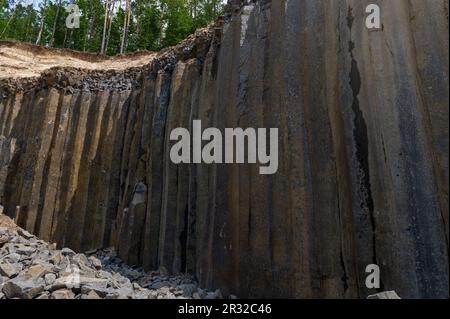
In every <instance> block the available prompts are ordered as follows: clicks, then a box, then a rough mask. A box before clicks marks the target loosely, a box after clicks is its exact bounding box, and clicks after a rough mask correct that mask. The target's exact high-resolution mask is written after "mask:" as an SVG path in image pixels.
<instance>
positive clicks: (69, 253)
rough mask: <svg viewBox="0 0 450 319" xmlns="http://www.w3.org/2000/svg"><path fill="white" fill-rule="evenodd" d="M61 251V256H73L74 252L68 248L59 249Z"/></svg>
mask: <svg viewBox="0 0 450 319" xmlns="http://www.w3.org/2000/svg"><path fill="white" fill-rule="evenodd" d="M61 253H62V255H63V256H69V257H71V256H75V252H74V251H73V250H72V249H70V248H63V249H61Z"/></svg>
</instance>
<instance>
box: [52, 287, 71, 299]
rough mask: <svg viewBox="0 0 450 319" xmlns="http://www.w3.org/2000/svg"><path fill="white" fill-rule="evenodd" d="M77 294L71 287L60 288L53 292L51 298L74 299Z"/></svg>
mask: <svg viewBox="0 0 450 319" xmlns="http://www.w3.org/2000/svg"><path fill="white" fill-rule="evenodd" d="M74 298H75V294H74V293H73V292H72V291H71V290H69V289H60V290H56V291H54V292H52V295H51V297H50V299H74Z"/></svg>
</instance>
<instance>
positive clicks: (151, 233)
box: [0, 0, 449, 298]
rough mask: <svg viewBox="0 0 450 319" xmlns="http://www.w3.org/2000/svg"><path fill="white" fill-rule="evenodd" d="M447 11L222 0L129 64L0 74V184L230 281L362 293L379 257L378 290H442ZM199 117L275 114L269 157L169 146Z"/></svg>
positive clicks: (208, 121) (200, 273) (249, 118)
mask: <svg viewBox="0 0 450 319" xmlns="http://www.w3.org/2000/svg"><path fill="white" fill-rule="evenodd" d="M431 2H432V3H431ZM369 4H377V5H379V6H380V8H381V21H382V27H381V28H380V29H379V30H369V29H367V27H366V16H367V14H366V7H367V6H368V5H369ZM448 26H449V24H448V1H445V0H433V1H423V0H409V1H408V0H396V1H376V0H371V1H369V0H363V1H361V0H342V1H326V0H289V1H288V0H277V1H269V0H261V1H230V4H229V5H228V7H227V10H226V14H225V16H224V18H223V20H221V21H220V22H218V23H216V24H214V25H212V26H211V27H209V28H207V29H204V30H201V31H199V32H197V33H196V34H195V35H193V36H191V37H190V38H189V39H187V40H186V41H184V42H183V43H182V44H180V45H179V46H177V47H174V48H171V49H168V50H166V51H164V52H161V53H159V54H157V55H156V57H155V58H154V59H153V60H152V61H149V64H148V65H145V66H143V67H141V68H132V69H128V70H125V71H86V70H75V69H69V68H55V69H51V70H49V71H46V72H45V73H44V74H42V76H41V77H39V78H33V79H4V80H0V93H1V94H0V203H2V205H3V206H5V210H6V212H7V213H8V214H9V215H11V216H13V217H14V216H15V217H16V220H17V222H18V223H19V224H20V225H21V226H23V227H26V228H27V229H28V230H29V231H31V232H34V233H35V234H37V235H39V236H41V237H42V238H43V239H45V240H50V241H53V242H56V243H57V244H58V245H60V246H69V247H71V248H73V249H76V250H80V251H86V250H91V249H97V248H103V247H109V246H113V247H115V248H116V249H117V250H118V253H119V255H120V257H121V258H122V259H124V260H125V261H127V262H128V263H130V264H133V265H142V266H144V268H145V269H147V270H154V269H158V268H165V269H166V270H167V271H169V272H174V273H176V272H189V273H192V274H194V275H195V276H196V277H197V278H198V280H199V281H200V284H201V285H202V286H205V287H206V288H211V289H217V288H220V289H221V290H222V291H223V293H224V294H225V295H227V294H230V293H232V294H235V295H238V296H242V297H256V298H258V297H297V298H365V297H366V296H367V295H368V294H372V293H374V292H376V290H374V289H368V288H367V287H366V284H365V279H366V276H367V275H368V274H367V273H366V267H367V266H368V265H370V264H376V265H378V266H379V267H380V270H381V287H380V289H381V290H395V291H396V292H397V293H398V294H399V295H400V296H401V297H403V298H432V297H439V298H448V251H449V250H448V177H449V175H448V144H449V138H448V137H449V132H448V113H449V108H448V103H449V90H448V84H449V83H448V74H449V72H448V53H449V50H448V31H449V27H448ZM194 120H201V121H202V127H203V129H206V128H209V127H216V128H218V129H220V130H221V131H222V132H224V129H225V128H236V127H239V128H243V129H246V128H278V132H279V140H278V142H279V143H278V149H279V161H278V162H279V167H278V171H277V172H276V173H275V174H273V175H261V174H260V172H259V165H255V164H239V165H238V164H222V163H221V164H205V163H197V164H180V165H176V164H174V163H173V162H172V161H171V159H170V149H171V147H172V146H173V145H174V142H173V141H170V133H171V132H172V130H173V129H175V128H179V127H183V128H186V129H188V130H189V131H190V132H191V136H192V135H193V133H194V132H193V128H192V123H193V121H194ZM203 143H204V144H206V141H204V142H203Z"/></svg>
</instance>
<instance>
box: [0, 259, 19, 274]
mask: <svg viewBox="0 0 450 319" xmlns="http://www.w3.org/2000/svg"><path fill="white" fill-rule="evenodd" d="M21 271H22V265H20V264H10V263H9V262H1V263H0V275H2V276H6V277H8V278H12V277H14V276H16V275H18V274H19V273H20V272H21Z"/></svg>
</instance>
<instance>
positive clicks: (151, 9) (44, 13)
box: [0, 0, 224, 55]
mask: <svg viewBox="0 0 450 319" xmlns="http://www.w3.org/2000/svg"><path fill="white" fill-rule="evenodd" d="M223 2H224V0H131V6H130V11H131V12H130V13H128V12H126V0H109V3H110V5H111V6H112V7H110V8H111V10H110V12H111V14H108V12H107V10H106V9H107V7H106V6H105V4H106V0H47V1H44V0H35V1H30V0H0V40H15V41H20V42H29V43H35V42H36V41H38V40H40V41H39V43H40V44H41V45H44V46H53V47H57V48H69V49H73V50H78V51H85V52H96V53H99V52H100V51H101V47H102V41H103V36H104V34H105V46H106V47H105V52H106V53H107V54H108V55H116V54H118V53H119V52H120V48H121V43H122V36H123V34H124V32H125V31H126V30H125V27H126V26H125V25H124V21H125V20H126V19H124V18H125V15H127V14H130V17H131V19H130V21H129V25H128V30H127V31H128V32H127V34H128V37H127V38H126V42H125V44H126V45H125V47H124V51H125V52H135V51H139V50H147V51H157V50H160V49H162V48H164V47H167V46H171V45H175V44H177V43H179V42H180V41H181V40H183V39H185V38H186V37H187V36H188V35H189V34H191V33H193V32H194V31H195V30H196V29H197V28H200V27H203V26H206V25H207V24H209V23H211V22H213V21H214V20H215V19H217V17H218V16H219V15H220V14H221V13H222V8H223ZM69 4H76V5H78V7H79V8H80V11H81V17H80V27H79V28H77V29H68V28H67V27H66V18H67V16H68V12H67V11H66V10H65V8H66V6H68V5H69ZM105 15H107V16H106V20H105ZM105 21H106V22H105ZM41 23H43V28H42V34H41V38H40V39H39V33H40V30H41ZM105 25H106V29H105V32H104V28H105Z"/></svg>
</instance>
